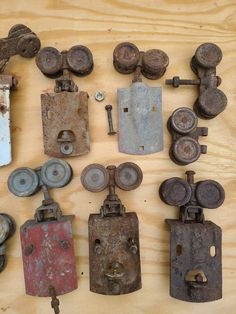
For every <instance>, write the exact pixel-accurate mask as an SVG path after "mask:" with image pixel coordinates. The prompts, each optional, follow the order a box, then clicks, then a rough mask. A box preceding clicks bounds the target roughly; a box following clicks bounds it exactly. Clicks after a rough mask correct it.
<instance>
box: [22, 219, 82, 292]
mask: <svg viewBox="0 0 236 314" xmlns="http://www.w3.org/2000/svg"><path fill="white" fill-rule="evenodd" d="M20 234H21V247H22V257H23V266H24V276H25V289H26V293H27V294H29V295H33V296H40V297H47V296H50V293H49V287H50V286H53V287H54V288H55V292H56V295H62V294H65V293H68V292H71V291H73V290H75V289H77V276H76V264H75V254H74V246H73V237H72V221H71V216H64V217H63V218H62V219H61V220H59V221H57V220H49V221H44V222H41V223H36V222H35V221H34V220H30V221H27V222H26V223H25V224H24V225H23V226H21V232H20Z"/></svg>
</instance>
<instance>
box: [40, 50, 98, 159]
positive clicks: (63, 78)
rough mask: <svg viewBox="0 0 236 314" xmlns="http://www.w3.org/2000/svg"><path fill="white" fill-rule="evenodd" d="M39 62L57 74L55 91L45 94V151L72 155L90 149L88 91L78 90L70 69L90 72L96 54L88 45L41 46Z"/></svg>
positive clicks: (46, 72)
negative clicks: (63, 49) (68, 46)
mask: <svg viewBox="0 0 236 314" xmlns="http://www.w3.org/2000/svg"><path fill="white" fill-rule="evenodd" d="M36 64H37V66H38V68H39V69H40V70H41V72H42V73H43V74H44V75H46V76H47V77H49V78H57V79H56V84H55V88H54V91H55V93H45V94H42V95H41V107H42V123H43V139H44V152H45V154H47V155H49V156H53V157H61V158H62V157H70V156H78V155H84V154H87V153H88V152H89V149H90V140H89V124H88V94H87V92H82V91H80V92H78V87H77V85H76V84H75V83H74V81H73V80H72V78H71V77H70V74H69V72H72V73H73V74H75V75H77V76H86V75H88V74H90V73H91V71H92V70H93V56H92V53H91V51H90V50H89V49H88V48H87V47H84V46H79V45H78V46H74V47H72V48H71V49H70V50H69V51H62V52H59V51H58V50H57V49H55V48H53V47H46V48H43V49H42V50H40V52H39V53H38V55H37V58H36Z"/></svg>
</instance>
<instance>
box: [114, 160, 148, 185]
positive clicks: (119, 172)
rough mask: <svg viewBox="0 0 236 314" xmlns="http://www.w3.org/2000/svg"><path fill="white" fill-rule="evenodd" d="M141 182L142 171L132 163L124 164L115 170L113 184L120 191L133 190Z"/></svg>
mask: <svg viewBox="0 0 236 314" xmlns="http://www.w3.org/2000/svg"><path fill="white" fill-rule="evenodd" d="M142 180H143V173H142V170H141V169H140V167H139V166H138V165H136V164H134V163H132V162H125V163H123V164H121V165H119V167H117V168H116V170H115V182H116V184H117V186H118V187H119V188H120V189H122V190H125V191H130V190H134V189H136V188H137V187H138V186H139V185H140V184H141V182H142Z"/></svg>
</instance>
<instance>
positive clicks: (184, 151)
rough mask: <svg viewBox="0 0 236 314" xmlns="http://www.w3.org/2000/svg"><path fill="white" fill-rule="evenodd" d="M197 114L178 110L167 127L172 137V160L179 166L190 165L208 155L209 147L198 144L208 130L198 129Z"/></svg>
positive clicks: (189, 110) (170, 152) (185, 109)
mask: <svg viewBox="0 0 236 314" xmlns="http://www.w3.org/2000/svg"><path fill="white" fill-rule="evenodd" d="M197 124H198V119H197V116H196V114H195V113H194V112H193V111H192V110H191V109H189V108H184V107H182V108H178V109H177V110H175V111H174V112H173V113H172V115H171V116H170V118H169V120H168V122H167V126H168V130H169V132H170V133H171V136H172V141H173V143H172V145H171V147H170V151H169V155H170V158H171V159H172V160H173V161H174V162H175V163H176V164H179V165H188V164H190V163H192V162H194V161H196V160H197V159H198V158H199V157H200V155H201V154H206V152H207V146H206V145H200V144H199V143H198V138H199V136H207V135H208V128H206V127H197Z"/></svg>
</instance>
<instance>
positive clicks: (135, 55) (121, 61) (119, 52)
mask: <svg viewBox="0 0 236 314" xmlns="http://www.w3.org/2000/svg"><path fill="white" fill-rule="evenodd" d="M139 58H140V53H139V50H138V48H137V47H136V46H135V45H134V44H132V43H129V42H124V43H120V44H119V45H117V46H116V48H115V49H114V52H113V64H114V67H115V69H116V70H117V71H118V72H120V73H123V74H129V73H132V72H134V70H135V69H136V66H137V64H138V62H139Z"/></svg>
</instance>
